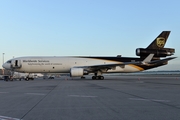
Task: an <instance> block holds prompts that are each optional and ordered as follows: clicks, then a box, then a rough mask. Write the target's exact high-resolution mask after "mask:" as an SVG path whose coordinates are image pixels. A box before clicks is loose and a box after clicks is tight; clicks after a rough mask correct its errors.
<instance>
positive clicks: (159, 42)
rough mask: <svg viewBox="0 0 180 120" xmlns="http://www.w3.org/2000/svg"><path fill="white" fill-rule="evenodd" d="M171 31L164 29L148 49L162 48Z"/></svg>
mask: <svg viewBox="0 0 180 120" xmlns="http://www.w3.org/2000/svg"><path fill="white" fill-rule="evenodd" d="M170 32H171V31H163V32H162V33H161V34H160V35H159V36H158V37H157V38H156V39H155V40H154V41H153V42H152V43H151V44H150V45H149V46H148V47H147V48H146V49H162V48H164V46H165V44H166V41H167V39H168V37H169V34H170Z"/></svg>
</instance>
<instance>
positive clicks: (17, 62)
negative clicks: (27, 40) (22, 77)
mask: <svg viewBox="0 0 180 120" xmlns="http://www.w3.org/2000/svg"><path fill="white" fill-rule="evenodd" d="M21 66H22V64H21V60H12V61H11V68H21Z"/></svg>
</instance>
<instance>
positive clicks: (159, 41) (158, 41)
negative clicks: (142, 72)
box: [156, 37, 165, 48]
mask: <svg viewBox="0 0 180 120" xmlns="http://www.w3.org/2000/svg"><path fill="white" fill-rule="evenodd" d="M156 45H157V46H158V47H159V48H163V47H164V45H165V38H163V37H159V38H157V39H156Z"/></svg>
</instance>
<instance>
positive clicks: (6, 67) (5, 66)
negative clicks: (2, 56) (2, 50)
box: [2, 63, 10, 69]
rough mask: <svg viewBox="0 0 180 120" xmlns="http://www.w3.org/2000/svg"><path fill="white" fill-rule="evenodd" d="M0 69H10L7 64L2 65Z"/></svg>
mask: <svg viewBox="0 0 180 120" xmlns="http://www.w3.org/2000/svg"><path fill="white" fill-rule="evenodd" d="M2 67H3V68H5V69H10V65H9V64H7V63H4V64H3V65H2Z"/></svg>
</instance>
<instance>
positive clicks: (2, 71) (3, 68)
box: [2, 53, 4, 75]
mask: <svg viewBox="0 0 180 120" xmlns="http://www.w3.org/2000/svg"><path fill="white" fill-rule="evenodd" d="M3 64H4V53H3V63H2V65H3ZM2 74H3V75H4V68H2Z"/></svg>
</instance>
